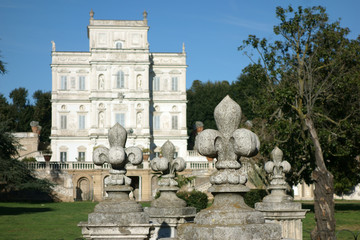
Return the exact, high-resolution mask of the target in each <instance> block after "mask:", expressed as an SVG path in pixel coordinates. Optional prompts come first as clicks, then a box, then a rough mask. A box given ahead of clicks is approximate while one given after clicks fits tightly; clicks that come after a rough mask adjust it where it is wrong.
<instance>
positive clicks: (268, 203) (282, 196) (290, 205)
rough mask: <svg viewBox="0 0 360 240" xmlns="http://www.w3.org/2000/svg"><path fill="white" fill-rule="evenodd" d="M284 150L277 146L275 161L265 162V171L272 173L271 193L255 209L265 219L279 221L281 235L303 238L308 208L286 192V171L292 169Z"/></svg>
mask: <svg viewBox="0 0 360 240" xmlns="http://www.w3.org/2000/svg"><path fill="white" fill-rule="evenodd" d="M282 157H283V153H282V151H281V150H280V149H279V148H277V147H275V149H274V150H273V151H272V152H271V158H272V160H273V161H269V162H267V163H266V164H265V171H266V172H268V173H270V174H272V180H271V182H270V186H269V187H268V189H269V190H270V191H271V193H270V195H268V196H266V197H264V199H263V201H262V202H260V203H256V204H255V209H256V210H258V211H261V212H262V213H264V215H265V221H266V222H269V223H279V224H280V225H281V228H282V233H281V237H282V238H284V239H294V240H302V222H301V219H303V218H305V214H306V212H307V211H308V210H305V209H301V203H297V202H293V198H292V197H291V196H289V195H287V194H286V189H287V183H286V181H285V173H286V172H289V171H290V168H291V166H290V164H289V163H288V162H287V161H282Z"/></svg>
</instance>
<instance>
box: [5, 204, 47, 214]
mask: <svg viewBox="0 0 360 240" xmlns="http://www.w3.org/2000/svg"><path fill="white" fill-rule="evenodd" d="M49 211H54V210H53V209H52V208H44V207H40V206H39V207H28V208H27V207H4V206H0V215H2V216H4V215H21V214H29V213H41V212H49Z"/></svg>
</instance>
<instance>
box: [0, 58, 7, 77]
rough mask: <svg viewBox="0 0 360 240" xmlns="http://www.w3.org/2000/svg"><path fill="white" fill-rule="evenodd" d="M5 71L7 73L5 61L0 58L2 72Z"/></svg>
mask: <svg viewBox="0 0 360 240" xmlns="http://www.w3.org/2000/svg"><path fill="white" fill-rule="evenodd" d="M0 57H1V55H0ZM5 73H6V68H5V63H4V62H3V61H2V60H0V74H5Z"/></svg>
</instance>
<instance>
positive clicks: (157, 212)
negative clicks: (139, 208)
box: [144, 207, 196, 240]
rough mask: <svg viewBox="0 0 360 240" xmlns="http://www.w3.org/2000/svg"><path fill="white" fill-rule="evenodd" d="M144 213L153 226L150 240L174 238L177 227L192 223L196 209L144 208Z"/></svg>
mask: <svg viewBox="0 0 360 240" xmlns="http://www.w3.org/2000/svg"><path fill="white" fill-rule="evenodd" d="M144 212H145V213H147V214H148V215H149V217H150V222H151V223H152V226H153V231H152V233H151V237H150V240H155V239H163V238H175V237H177V227H178V226H179V225H180V224H183V223H188V222H193V221H194V218H195V214H196V209H195V208H193V207H181V208H155V207H149V208H145V209H144Z"/></svg>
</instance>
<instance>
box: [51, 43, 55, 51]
mask: <svg viewBox="0 0 360 240" xmlns="http://www.w3.org/2000/svg"><path fill="white" fill-rule="evenodd" d="M51 51H53V52H55V51H56V46H55V42H54V41H51Z"/></svg>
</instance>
